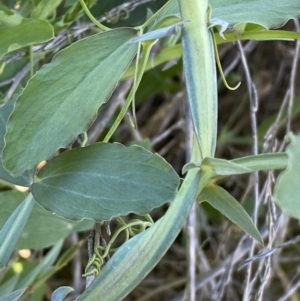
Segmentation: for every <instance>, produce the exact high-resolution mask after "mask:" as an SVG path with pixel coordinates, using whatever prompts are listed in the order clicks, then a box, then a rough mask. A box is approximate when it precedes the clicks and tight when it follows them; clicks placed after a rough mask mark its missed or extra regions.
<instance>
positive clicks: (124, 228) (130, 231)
mask: <svg viewBox="0 0 300 301" xmlns="http://www.w3.org/2000/svg"><path fill="white" fill-rule="evenodd" d="M116 219H117V221H118V222H119V224H120V225H121V227H120V228H119V229H118V230H117V231H116V232H115V234H114V235H113V237H112V238H111V240H110V241H109V243H108V244H107V245H106V246H95V247H94V254H93V256H92V257H91V258H90V260H89V262H88V263H87V265H86V268H85V273H84V274H83V275H82V277H87V276H90V275H97V274H99V272H100V271H101V267H102V266H103V264H104V262H105V259H106V258H107V257H108V256H109V253H114V252H116V251H117V250H118V248H112V245H113V243H114V242H115V241H116V239H117V238H118V236H119V235H120V234H121V233H122V232H124V234H125V239H124V242H126V241H127V240H129V238H130V237H132V236H135V235H137V234H139V233H141V232H143V231H145V230H146V228H148V227H150V226H151V225H153V223H154V222H153V220H152V218H151V216H150V215H149V214H147V215H146V216H145V219H146V221H142V220H140V219H133V220H131V221H130V222H129V223H128V224H126V222H125V221H124V220H123V219H122V218H121V217H117V218H116ZM91 268H92V270H90V269H91Z"/></svg>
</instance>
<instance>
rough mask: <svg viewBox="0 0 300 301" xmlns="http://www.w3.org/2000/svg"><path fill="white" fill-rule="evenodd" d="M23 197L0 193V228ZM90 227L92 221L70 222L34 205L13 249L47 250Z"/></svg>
mask: <svg viewBox="0 0 300 301" xmlns="http://www.w3.org/2000/svg"><path fill="white" fill-rule="evenodd" d="M25 197H26V193H21V192H16V191H7V192H2V193H0V208H1V214H0V227H2V226H3V225H4V224H5V221H6V220H7V219H8V218H9V216H10V215H11V214H12V213H13V212H14V210H15V209H16V208H17V207H18V206H19V205H20V203H21V202H22V200H23V199H24V198H25ZM92 227H93V222H92V221H88V220H85V221H82V222H79V223H78V222H72V221H69V220H66V219H64V218H61V217H59V216H57V215H53V214H52V213H50V212H48V211H46V210H45V209H43V208H41V206H40V205H38V204H37V203H35V204H34V206H33V208H32V211H31V213H30V215H29V217H28V220H27V222H26V224H25V226H24V229H23V231H21V235H20V238H19V239H18V241H17V243H16V246H15V248H17V249H35V250H39V249H42V248H47V247H50V246H52V245H54V244H56V243H58V241H60V240H61V239H63V238H65V237H67V236H68V235H69V234H70V233H72V232H75V231H85V230H89V229H91V228H92ZM45 233H46V234H47V235H45Z"/></svg>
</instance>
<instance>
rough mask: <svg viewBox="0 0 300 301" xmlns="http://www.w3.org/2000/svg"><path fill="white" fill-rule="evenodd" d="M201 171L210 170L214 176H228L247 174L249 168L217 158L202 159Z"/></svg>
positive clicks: (249, 170)
mask: <svg viewBox="0 0 300 301" xmlns="http://www.w3.org/2000/svg"><path fill="white" fill-rule="evenodd" d="M201 169H203V170H210V171H212V173H213V174H214V176H230V175H238V174H244V173H249V172H251V171H252V170H251V169H250V168H247V167H244V166H241V165H239V164H237V163H234V162H231V161H227V160H224V159H218V158H208V157H207V158H204V160H203V161H202V164H201Z"/></svg>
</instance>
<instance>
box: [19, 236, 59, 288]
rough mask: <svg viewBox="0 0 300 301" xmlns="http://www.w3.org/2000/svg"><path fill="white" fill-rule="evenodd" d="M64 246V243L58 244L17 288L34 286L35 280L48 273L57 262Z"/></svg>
mask: <svg viewBox="0 0 300 301" xmlns="http://www.w3.org/2000/svg"><path fill="white" fill-rule="evenodd" d="M62 245H63V241H62V240H61V241H60V242H59V243H58V244H56V245H55V246H54V247H52V249H51V250H50V251H49V252H48V253H47V255H46V256H45V257H44V258H43V259H42V260H41V262H39V264H38V265H37V266H36V267H35V268H34V269H33V270H32V271H30V273H29V274H28V275H26V277H25V278H23V279H22V280H21V281H20V282H19V283H18V285H17V288H21V287H27V286H29V285H32V284H33V282H34V281H35V279H36V278H37V277H38V276H40V275H43V274H45V273H47V271H49V269H50V268H51V266H52V265H53V263H54V262H55V260H56V259H57V257H58V255H59V253H60V251H61V248H62Z"/></svg>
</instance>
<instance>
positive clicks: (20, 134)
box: [3, 28, 138, 175]
mask: <svg viewBox="0 0 300 301" xmlns="http://www.w3.org/2000/svg"><path fill="white" fill-rule="evenodd" d="M135 35H136V31H135V30H134V29H129V28H123V29H118V30H111V31H109V32H104V33H100V34H97V35H94V36H91V37H88V38H86V39H83V40H80V41H78V42H76V43H74V44H72V45H71V46H70V47H68V48H66V49H64V50H62V51H61V52H60V53H59V54H57V55H56V57H55V58H54V60H53V61H52V62H51V63H50V64H48V65H45V66H44V67H43V68H42V69H41V70H40V71H39V72H37V73H36V75H35V76H34V77H33V78H32V79H31V80H30V81H29V83H28V85H27V87H26V88H25V89H24V91H23V93H22V94H21V95H20V97H19V99H18V100H17V103H16V107H15V110H14V112H13V113H12V115H11V116H10V118H9V122H8V127H7V133H6V136H5V140H6V146H5V148H4V150H3V165H4V167H5V168H6V169H7V170H8V171H9V172H10V173H11V174H14V175H18V174H20V173H22V172H23V171H25V170H27V169H30V168H32V167H34V166H36V165H37V164H38V163H39V162H40V161H42V160H45V159H49V158H50V157H51V156H52V155H53V154H54V153H55V152H56V151H57V150H58V149H59V148H61V147H66V146H67V145H69V144H70V143H71V142H72V141H74V139H75V138H76V137H77V135H78V134H80V133H83V132H85V131H86V130H87V128H88V127H89V126H90V124H91V123H92V121H93V120H94V118H95V115H96V113H97V110H98V108H99V107H100V106H101V105H102V104H103V103H105V102H106V101H107V99H108V98H109V96H110V95H111V93H112V91H113V90H114V88H115V86H116V84H117V82H118V80H119V78H120V77H121V75H122V74H123V73H124V71H125V70H126V68H127V66H128V65H129V64H130V62H131V61H132V59H133V57H134V55H135V54H136V51H137V47H138V44H135V43H134V44H133V43H127V42H128V41H129V40H130V39H131V38H133V37H134V36H135Z"/></svg>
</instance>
